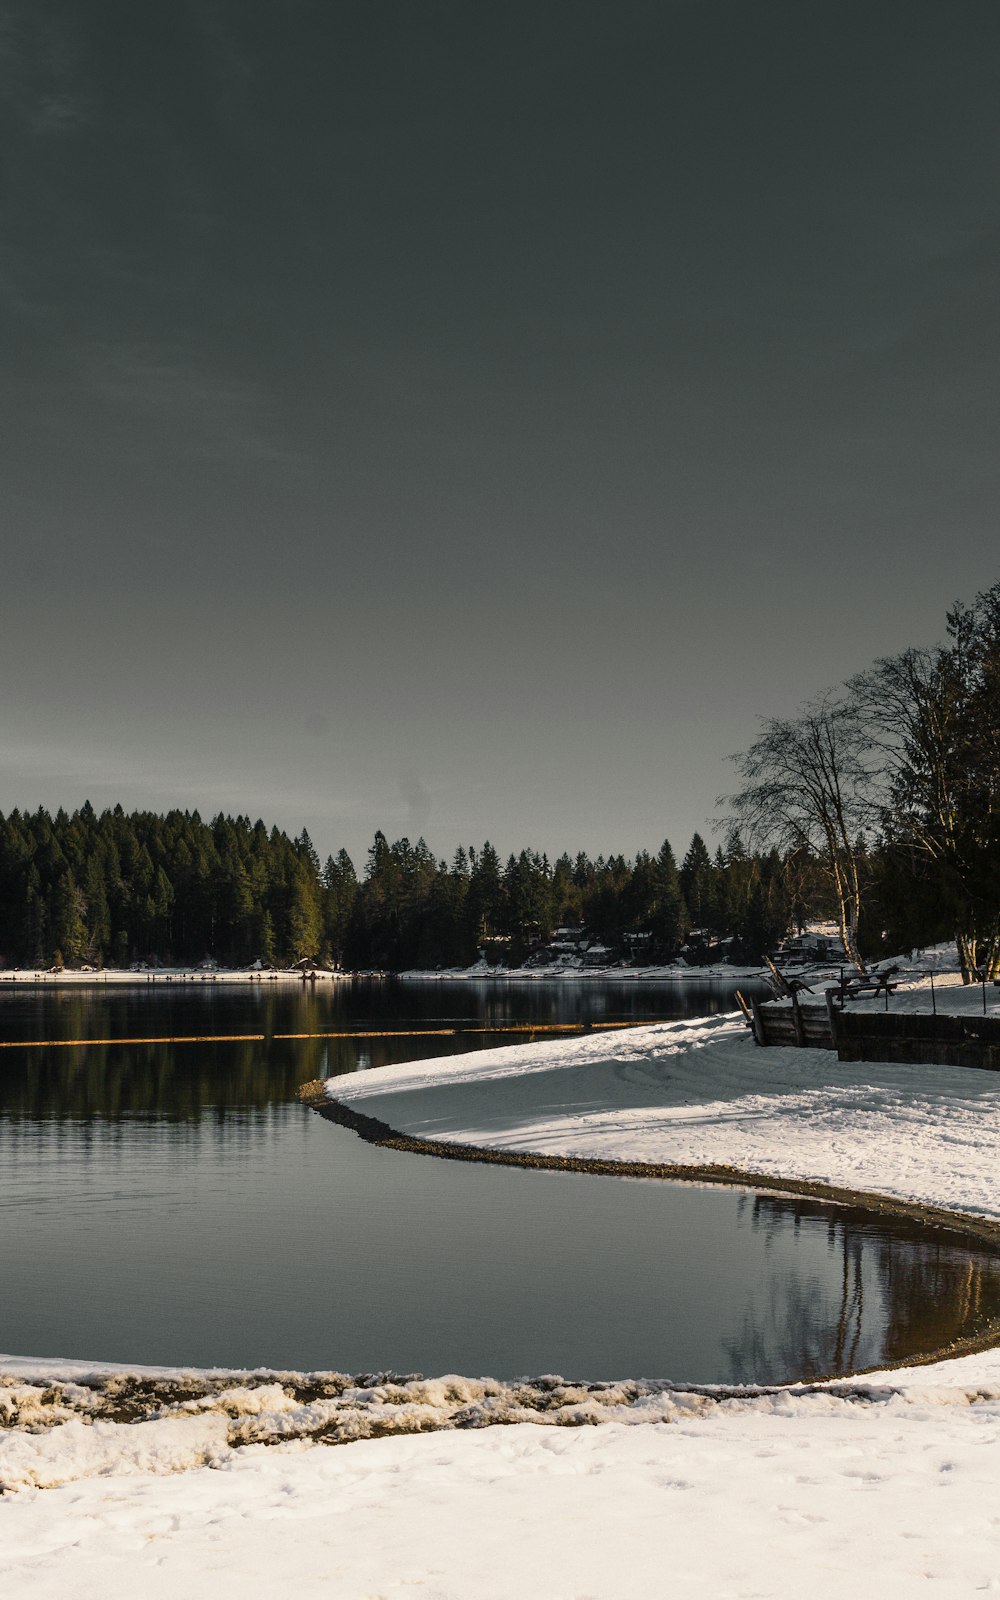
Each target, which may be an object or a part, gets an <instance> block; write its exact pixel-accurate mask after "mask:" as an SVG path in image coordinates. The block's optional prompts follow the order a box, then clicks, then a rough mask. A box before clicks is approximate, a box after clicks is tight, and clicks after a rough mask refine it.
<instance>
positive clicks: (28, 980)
mask: <svg viewBox="0 0 1000 1600" xmlns="http://www.w3.org/2000/svg"><path fill="white" fill-rule="evenodd" d="M352 976H353V974H352V973H349V972H327V971H325V970H323V969H320V970H318V971H317V972H316V973H315V978H316V981H317V982H321V983H327V982H340V981H342V980H343V979H344V978H350V977H352ZM312 977H313V974H312V972H310V982H311V981H312ZM301 982H302V973H301V972H300V971H299V970H298V969H297V968H294V967H289V968H286V969H282V970H279V971H273V970H272V969H271V968H270V967H137V968H135V969H132V968H123V967H101V968H100V969H95V970H83V969H81V970H79V971H78V970H76V969H75V968H74V969H70V968H66V967H63V968H58V969H56V968H53V967H38V968H34V967H7V968H6V969H4V970H3V971H0V986H2V985H7V984H9V985H10V987H11V988H15V989H16V988H40V987H44V988H48V989H105V988H108V989H115V988H123V987H128V988H135V987H137V986H138V985H142V986H143V987H145V986H147V985H149V984H161V983H230V984H232V983H301Z"/></svg>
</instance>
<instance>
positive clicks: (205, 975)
mask: <svg viewBox="0 0 1000 1600" xmlns="http://www.w3.org/2000/svg"><path fill="white" fill-rule="evenodd" d="M766 976H767V974H766V971H765V969H763V968H757V967H725V968H723V967H595V968H582V969H580V970H577V969H575V968H567V967H558V968H544V967H531V968H523V967H510V968H506V967H505V968H491V969H490V970H489V971H485V972H484V971H482V970H480V969H479V968H472V967H469V968H458V969H455V970H449V971H446V972H436V971H435V972H429V971H420V970H413V971H409V970H404V971H401V972H382V971H374V970H373V971H364V970H361V971H358V972H345V971H329V970H325V969H320V968H317V969H316V970H315V971H313V970H309V971H307V972H299V971H296V970H293V969H289V968H283V969H279V970H276V971H271V970H263V971H256V970H254V969H253V968H238V967H226V968H219V969H218V970H216V971H201V970H200V969H198V968H196V967H152V968H149V969H148V970H143V971H140V972H131V971H126V970H122V969H119V968H102V969H101V970H99V971H95V972H76V971H71V970H68V969H67V970H64V971H61V972H52V971H49V970H48V969H42V968H39V969H38V970H33V969H28V968H24V969H11V968H8V969H7V970H6V971H0V992H2V991H3V989H95V990H101V989H121V988H138V989H146V988H153V987H158V988H159V987H165V986H167V985H182V986H186V985H193V986H195V987H198V986H200V985H212V984H221V985H225V986H227V987H233V986H235V985H247V984H250V985H253V986H255V987H261V988H262V987H263V986H264V985H265V984H308V985H310V986H312V985H314V984H317V983H319V984H326V983H330V984H339V983H488V984H500V985H503V984H515V983H532V984H536V983H558V984H566V983H584V984H590V983H622V984H626V985H628V984H643V983H655V984H670V983H691V982H703V983H718V984H727V985H728V984H732V983H748V982H759V981H760V980H762V979H764V978H766ZM824 976H825V975H824ZM817 981H822V980H820V979H818V980H817ZM830 981H832V979H831V980H830Z"/></svg>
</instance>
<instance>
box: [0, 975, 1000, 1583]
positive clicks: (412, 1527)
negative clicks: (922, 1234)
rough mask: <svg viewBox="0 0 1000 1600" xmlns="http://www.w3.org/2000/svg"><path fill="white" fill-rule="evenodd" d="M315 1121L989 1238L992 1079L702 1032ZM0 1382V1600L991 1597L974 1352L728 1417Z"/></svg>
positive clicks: (696, 1398) (484, 1060)
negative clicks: (973, 1228)
mask: <svg viewBox="0 0 1000 1600" xmlns="http://www.w3.org/2000/svg"><path fill="white" fill-rule="evenodd" d="M939 1000H940V991H939ZM897 1001H899V1002H900V1003H904V1002H903V997H902V996H901V995H898V996H895V997H894V1000H893V1003H894V1004H895V1003H896V1002H897ZM976 1001H978V1003H979V1004H980V1005H981V1003H982V1001H981V996H979V995H978V994H976V995H975V996H971V997H970V996H969V995H968V992H966V994H965V995H957V996H956V999H955V1005H956V1007H958V1008H961V1007H964V1006H965V1005H970V1006H971V1005H972V1004H973V1003H974V1002H976ZM905 1003H907V1004H913V1005H920V1004H922V1003H924V1002H923V998H922V996H921V994H920V993H919V991H918V990H916V989H914V990H913V991H911V998H910V999H908V1000H906V1001H905ZM990 1004H991V1005H992V1004H993V1002H992V1000H991V1001H990ZM328 1093H332V1094H335V1095H336V1097H337V1099H338V1100H339V1101H341V1102H342V1103H344V1104H345V1105H349V1106H351V1107H352V1108H353V1109H354V1110H355V1111H356V1112H359V1113H360V1114H363V1115H367V1116H371V1117H374V1118H377V1119H379V1120H381V1121H383V1122H385V1123H388V1124H389V1125H390V1126H392V1127H394V1128H398V1129H401V1130H403V1131H406V1132H409V1133H411V1134H412V1135H413V1136H415V1137H418V1138H433V1139H442V1140H451V1141H455V1142H459V1143H465V1144H474V1145H481V1146H486V1147H491V1148H494V1149H496V1150H500V1151H522V1152H535V1153H541V1154H542V1155H549V1154H551V1155H571V1156H579V1157H581V1158H583V1159H608V1158H610V1159H618V1160H633V1161H634V1160H639V1161H650V1162H653V1163H657V1164H671V1163H676V1164H682V1165H687V1166H691V1165H703V1166H731V1167H736V1168H739V1169H742V1170H744V1171H756V1172H760V1173H763V1174H771V1175H773V1177H774V1178H775V1180H778V1179H780V1178H782V1177H783V1178H786V1179H788V1178H795V1177H799V1178H801V1179H803V1180H804V1181H811V1182H817V1183H821V1184H827V1185H831V1186H834V1187H841V1188H850V1189H860V1190H868V1191H872V1192H878V1193H882V1194H885V1195H887V1196H890V1197H893V1198H895V1199H897V1200H905V1201H918V1202H922V1203H925V1204H928V1205H932V1206H935V1207H942V1208H945V1209H949V1210H953V1211H961V1212H965V1213H972V1214H974V1215H976V1216H979V1217H982V1218H985V1219H989V1220H990V1221H997V1220H1000V1192H998V1191H1000V1184H998V1181H997V1178H996V1170H995V1169H996V1132H995V1130H996V1126H997V1113H998V1111H1000V1082H998V1080H997V1079H995V1077H994V1075H993V1074H991V1073H987V1072H976V1071H972V1070H963V1069H949V1068H943V1067H941V1068H937V1067H889V1066H884V1065H878V1064H871V1065H860V1066H859V1065H857V1064H855V1065H851V1066H848V1065H843V1066H842V1065H840V1064H839V1063H838V1062H837V1060H836V1058H835V1057H834V1056H832V1055H831V1054H829V1053H827V1052H824V1051H795V1050H789V1049H785V1050H770V1049H767V1050H764V1049H758V1048H757V1047H755V1046H754V1045H753V1043H752V1042H751V1041H750V1039H749V1036H748V1034H747V1033H746V1030H745V1028H744V1027H743V1024H742V1021H740V1020H738V1019H735V1018H732V1017H725V1018H715V1017H713V1018H707V1019H703V1020H702V1021H700V1022H698V1023H696V1024H691V1023H668V1024H662V1025H657V1026H655V1027H650V1028H642V1029H637V1030H634V1031H631V1032H629V1033H626V1034H616V1035H614V1036H611V1037H609V1036H607V1035H602V1036H598V1037H588V1038H584V1039H574V1040H572V1041H565V1040H560V1041H558V1042H556V1043H553V1044H542V1045H530V1046H520V1047H510V1048H505V1049H502V1050H497V1051H491V1052H488V1053H478V1054H475V1055H470V1056H453V1057H448V1058H445V1059H443V1060H437V1061H427V1062H420V1063H415V1064H411V1065H409V1066H406V1067H390V1068H381V1069H377V1070H374V1071H371V1072H368V1073H358V1074H356V1075H354V1076H352V1077H350V1078H337V1079H332V1080H330V1082H329V1085H328ZM318 1225H319V1224H318ZM0 1374H5V1375H6V1376H5V1378H4V1379H3V1381H2V1383H0V1407H5V1408H6V1410H7V1412H8V1414H9V1416H10V1417H11V1418H13V1417H14V1416H15V1412H16V1414H17V1416H18V1418H19V1422H20V1426H18V1427H10V1428H5V1429H2V1430H0V1482H3V1483H4V1484H6V1485H7V1486H8V1487H9V1489H10V1492H9V1493H4V1494H3V1495H2V1496H0V1550H2V1552H3V1554H2V1555H0V1583H2V1585H3V1587H4V1592H9V1593H11V1594H12V1595H17V1596H18V1597H20V1596H22V1595H23V1596H29V1597H31V1600H35V1597H46V1600H47V1597H49V1596H51V1597H53V1600H54V1597H56V1596H59V1597H60V1600H61V1597H63V1596H65V1595H67V1594H72V1595H73V1596H74V1600H91V1597H93V1600H97V1597H98V1596H100V1597H102V1600H104V1597H108V1600H119V1597H120V1600H125V1597H126V1596H132V1595H134V1594H137V1593H140V1592H141V1593H142V1594H143V1595H148V1596H151V1597H153V1600H156V1597H159V1596H164V1597H165V1596H168V1595H169V1596H171V1600H172V1597H173V1596H175V1595H176V1594H178V1593H183V1594H185V1595H186V1596H190V1597H192V1600H201V1597H205V1600H208V1597H209V1596H211V1597H212V1600H228V1597H230V1596H232V1597H234V1600H235V1597H236V1596H237V1595H239V1596H245V1595H247V1594H258V1593H260V1594H263V1593H268V1594H279V1595H280V1594H285V1593H288V1594H293V1593H294V1594H295V1595H296V1596H301V1597H304V1600H311V1597H313V1596H316V1597H319V1596H321V1595H322V1596H331V1595H333V1596H343V1597H348V1596H350V1597H361V1596H382V1597H389V1596H392V1595H396V1594H400V1593H403V1592H406V1593H416V1594H420V1595H425V1596H427V1597H428V1600H430V1597H434V1600H460V1597H461V1600H467V1597H470V1596H476V1597H477V1600H479V1597H483V1600H494V1597H495V1600H506V1597H508V1596H511V1597H512V1596H514V1595H519V1596H520V1595H528V1596H536V1595H537V1596H543V1595H544V1596H553V1597H557V1600H570V1597H574V1600H583V1597H601V1600H605V1597H607V1600H611V1597H614V1600H617V1597H619V1596H628V1597H629V1600H632V1597H636V1600H645V1597H650V1600H652V1597H654V1596H655V1597H661V1596H663V1595H665V1594H677V1595H681V1596H684V1597H685V1600H689V1597H693V1600H700V1597H702V1596H704V1597H706V1600H707V1597H709V1596H711V1597H712V1600H717V1597H725V1596H751V1595H754V1596H765V1597H771V1600H785V1597H788V1600H791V1597H792V1596H796V1597H797V1596H799V1595H800V1594H801V1592H802V1589H803V1587H804V1586H808V1589H809V1592H810V1594H811V1595H813V1596H815V1597H816V1600H834V1597H836V1600H841V1597H843V1596H845V1595H848V1594H850V1595H856V1594H865V1595H867V1594H873V1595H874V1594H876V1593H877V1594H878V1595H879V1596H880V1597H881V1596H885V1597H888V1600H896V1597H899V1600H904V1597H905V1600H911V1597H912V1596H913V1595H914V1594H918V1593H919V1594H924V1593H926V1594H932V1595H934V1596H941V1597H945V1600H952V1597H954V1600H959V1597H962V1600H965V1597H967V1596H969V1595H971V1594H974V1593H977V1592H1000V1513H998V1511H997V1507H996V1482H997V1478H998V1474H1000V1351H996V1350H991V1351H987V1352H985V1353H983V1354H978V1355H973V1356H966V1357H962V1358H960V1359H958V1360H954V1361H950V1362H942V1363H938V1364H936V1365H933V1366H924V1367H916V1368H912V1369H909V1370H906V1371H894V1372H891V1373H885V1374H875V1375H869V1376H868V1377H866V1378H864V1379H859V1380H852V1381H848V1380H843V1381H840V1382H837V1383H833V1384H830V1385H821V1386H803V1385H799V1386H796V1387H793V1388H788V1389H780V1390H770V1391H768V1390H747V1391H743V1392H739V1391H733V1390H722V1389H716V1390H708V1391H700V1392H697V1393H692V1392H690V1391H678V1390H674V1389H672V1388H671V1386H670V1385H669V1384H666V1383H664V1384H660V1385H656V1384H647V1385H635V1384H631V1385H630V1384H628V1383H622V1384H618V1385H609V1386H602V1387H601V1388H600V1389H594V1388H592V1387H590V1386H586V1385H581V1386H576V1387H571V1386H569V1385H565V1384H561V1383H560V1382H559V1381H557V1380H551V1381H550V1382H549V1383H548V1384H535V1385H521V1386H518V1385H503V1384H495V1383H490V1382H489V1381H488V1380H487V1381H482V1380H475V1379H470V1378H450V1379H438V1380H431V1381H429V1382H423V1381H413V1382H405V1381H398V1382H382V1383H379V1382H376V1381H372V1382H370V1383H368V1384H360V1385H359V1384H358V1383H353V1384H352V1383H350V1382H349V1381H348V1380H333V1379H332V1378H331V1377H330V1375H327V1380H326V1383H325V1385H324V1383H323V1382H322V1381H321V1380H318V1379H316V1378H313V1379H311V1380H307V1379H305V1378H304V1377H303V1376H302V1375H294V1374H280V1375H258V1376H257V1377H251V1376H249V1375H246V1374H243V1375H235V1374H234V1375H215V1376H214V1377H212V1376H211V1375H207V1374H192V1375H187V1376H182V1375H178V1374H156V1373H147V1374H145V1376H143V1375H142V1374H139V1375H137V1376H136V1377H134V1378H132V1379H127V1378H125V1377H124V1376H123V1375H121V1374H117V1375H111V1374H109V1373H108V1372H107V1371H106V1370H102V1369H100V1368H88V1367H86V1366H84V1365H82V1364H80V1363H76V1364H70V1363H57V1362H56V1363H53V1362H48V1363H37V1362H31V1361H24V1360H22V1361H13V1360H8V1359H4V1358H2V1357H0ZM0 1416H2V1411H0ZM130 1418H131V1419H136V1420H128V1419H130ZM491 1421H502V1422H504V1423H506V1424H507V1425H506V1426H486V1425H485V1424H487V1423H489V1422H491ZM586 1423H600V1424H601V1425H600V1426H581V1425H580V1424H586ZM640 1423H641V1424H644V1425H641V1426H638V1425H636V1424H640ZM411 1427H416V1428H424V1427H429V1428H437V1429H443V1430H444V1431H434V1432H431V1433H430V1434H428V1435H426V1436H422V1437H421V1436H419V1435H414V1434H413V1433H412V1432H410V1433H406V1432H403V1433H400V1432H399V1431H398V1430H399V1429H401V1428H402V1429H408V1428H411ZM393 1435H395V1436H393ZM323 1437H327V1438H348V1439H352V1438H353V1440H354V1441H355V1442H350V1443H346V1444H343V1445H342V1446H340V1447H339V1448H336V1449H331V1448H328V1447H327V1446H325V1445H324V1444H322V1443H317V1442H313V1441H315V1440H316V1439H322V1438H323ZM275 1440H277V1441H279V1442H277V1443H275V1442H273V1441H275ZM263 1441H269V1442H266V1443H265V1442H263ZM46 1484H48V1485H52V1487H43V1485H46Z"/></svg>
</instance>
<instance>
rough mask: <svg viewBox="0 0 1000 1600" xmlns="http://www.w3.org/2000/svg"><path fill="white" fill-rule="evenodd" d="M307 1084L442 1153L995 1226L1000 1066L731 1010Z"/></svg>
mask: <svg viewBox="0 0 1000 1600" xmlns="http://www.w3.org/2000/svg"><path fill="white" fill-rule="evenodd" d="M308 1090H309V1091H311V1093H308V1092H307V1096H306V1097H307V1098H308V1099H309V1101H310V1103H311V1104H313V1105H314V1106H316V1107H317V1109H325V1110H327V1111H328V1112H330V1113H331V1114H333V1115H337V1114H338V1112H339V1113H341V1114H343V1116H344V1120H346V1121H348V1122H349V1123H350V1124H351V1125H353V1126H356V1127H358V1128H359V1131H363V1132H367V1133H368V1134H369V1136H375V1137H383V1138H386V1139H390V1138H391V1133H392V1132H395V1133H398V1134H401V1135H403V1136H404V1137H405V1138H406V1140H407V1141H412V1144H413V1145H414V1146H415V1147H416V1148H418V1149H419V1148H422V1147H427V1148H430V1149H431V1150H434V1148H435V1147H438V1148H437V1151H436V1153H438V1154H446V1153H448V1151H449V1150H450V1151H451V1152H452V1153H454V1154H456V1155H461V1154H463V1153H465V1154H469V1155H472V1154H473V1153H479V1152H482V1153H486V1154H487V1155H488V1153H489V1152H495V1153H496V1154H497V1155H499V1156H500V1157H501V1158H504V1159H510V1160H514V1161H520V1160H531V1159H532V1158H535V1159H537V1160H538V1161H539V1164H541V1163H544V1164H546V1165H549V1164H551V1165H559V1164H562V1163H568V1164H572V1165H578V1166H580V1167H595V1168H597V1169H598V1170H611V1169H612V1164H614V1165H615V1166H617V1167H618V1168H619V1170H622V1169H624V1170H626V1171H627V1170H632V1171H635V1170H637V1169H646V1170H647V1171H653V1172H657V1173H659V1174H662V1175H664V1176H667V1175H670V1172H671V1171H673V1172H674V1173H675V1174H676V1175H679V1176H698V1177H711V1176H717V1177H719V1178H725V1177H729V1178H732V1179H737V1180H738V1179H742V1181H754V1180H755V1179H761V1180H769V1181H770V1182H771V1183H773V1184H775V1185H784V1186H788V1185H789V1184H794V1185H796V1186H798V1185H802V1186H808V1187H810V1188H812V1187H815V1188H816V1190H817V1191H820V1190H835V1191H838V1192H840V1193H846V1192H850V1193H851V1194H852V1195H855V1196H858V1195H860V1196H865V1197H871V1198H872V1199H873V1200H875V1201H877V1199H878V1197H885V1198H886V1199H889V1200H893V1201H898V1202H900V1203H901V1204H903V1205H907V1206H911V1207H912V1206H921V1205H923V1206H927V1207H928V1208H931V1209H934V1210H944V1211H953V1212H959V1213H962V1214H964V1215H965V1216H972V1217H976V1218H981V1219H986V1220H988V1221H989V1222H991V1223H992V1222H998V1221H1000V1186H998V1182H997V1126H998V1116H1000V1076H997V1075H995V1074H993V1073H990V1072H978V1071H972V1070H968V1069H962V1068H954V1067H933V1066H889V1065H886V1064H880V1063H877V1062H859V1063H853V1064H846V1063H841V1062H839V1061H838V1060H837V1057H836V1055H834V1054H833V1053H832V1052H830V1051H826V1050H794V1049H778V1048H761V1047H759V1046H757V1045H755V1044H754V1042H753V1040H752V1039H751V1037H750V1035H749V1034H748V1032H747V1030H746V1028H745V1026H744V1024H743V1022H742V1020H741V1019H740V1018H738V1017H733V1016H723V1017H706V1018H702V1019H700V1020H699V1021H697V1022H694V1023H690V1022H668V1023H661V1024H656V1025H654V1026H651V1027H645V1028H634V1029H629V1030H628V1031H627V1032H623V1033H619V1034H616V1035H614V1036H613V1037H609V1036H608V1035H607V1034H603V1035H598V1036H593V1037H587V1038H583V1039H573V1040H559V1041H557V1042H554V1043H551V1044H534V1045H530V1046H511V1047H508V1048H504V1049H499V1050H491V1051H488V1052H480V1053H476V1054H468V1055H456V1056H449V1057H445V1058H442V1059H439V1060H434V1061H420V1062H415V1063H412V1064H410V1065H407V1066H398V1067H381V1068H377V1069H375V1070H372V1071H368V1072H359V1073H356V1074H352V1075H350V1076H346V1077H337V1078H329V1079H327V1080H326V1082H325V1083H324V1084H322V1085H321V1084H316V1085H310V1086H308ZM441 1147H444V1148H441Z"/></svg>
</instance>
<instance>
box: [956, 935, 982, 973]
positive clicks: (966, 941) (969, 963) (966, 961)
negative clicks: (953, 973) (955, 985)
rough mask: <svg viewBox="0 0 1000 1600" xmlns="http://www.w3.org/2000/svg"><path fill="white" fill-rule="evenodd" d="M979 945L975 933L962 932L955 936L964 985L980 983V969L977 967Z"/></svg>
mask: <svg viewBox="0 0 1000 1600" xmlns="http://www.w3.org/2000/svg"><path fill="white" fill-rule="evenodd" d="M977 945H978V941H977V939H976V935H975V934H974V933H969V932H966V931H964V930H960V931H959V932H958V933H957V934H956V935H955V947H956V949H957V951H958V964H959V966H960V967H961V969H962V982H963V983H978V982H979V969H978V967H977V966H976V950H977Z"/></svg>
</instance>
